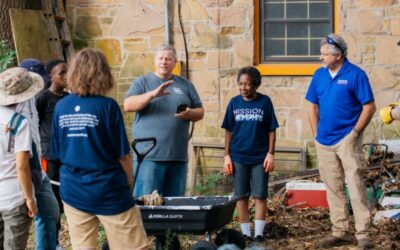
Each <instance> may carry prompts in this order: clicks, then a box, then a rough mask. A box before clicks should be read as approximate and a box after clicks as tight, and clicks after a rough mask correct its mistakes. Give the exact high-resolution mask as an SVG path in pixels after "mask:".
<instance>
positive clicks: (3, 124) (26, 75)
mask: <svg viewBox="0 0 400 250" xmlns="http://www.w3.org/2000/svg"><path fill="white" fill-rule="evenodd" d="M43 85H44V82H43V79H42V78H41V77H40V75H38V74H36V73H31V72H28V71H27V70H26V69H23V68H18V67H15V68H11V69H8V70H6V71H4V72H3V73H1V74H0V113H1V116H0V180H1V181H0V218H1V220H0V221H1V227H0V228H1V229H2V230H1V231H0V237H1V238H2V239H3V240H2V242H3V244H4V245H3V247H4V248H5V249H25V247H26V243H27V240H28V236H29V225H30V223H31V221H32V217H33V216H35V214H36V213H37V207H36V201H35V197H34V192H35V191H34V188H33V182H32V176H31V169H30V166H29V158H30V156H31V155H32V154H33V150H32V135H31V131H30V129H29V122H28V121H27V120H26V119H25V118H24V117H23V116H21V115H20V114H18V113H17V112H16V108H17V105H18V104H19V103H22V102H25V101H27V100H29V99H31V98H32V97H34V96H35V95H36V94H37V93H38V92H39V91H41V90H42V89H43Z"/></svg>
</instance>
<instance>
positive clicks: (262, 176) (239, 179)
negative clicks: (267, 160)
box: [233, 162, 269, 199]
mask: <svg viewBox="0 0 400 250" xmlns="http://www.w3.org/2000/svg"><path fill="white" fill-rule="evenodd" d="M233 169H234V170H233V193H234V196H235V197H236V198H248V197H249V196H250V195H251V196H253V198H256V199H266V198H267V197H268V178H269V173H265V171H264V167H263V163H257V164H241V163H238V162H234V163H233Z"/></svg>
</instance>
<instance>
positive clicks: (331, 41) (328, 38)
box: [326, 36, 344, 53]
mask: <svg viewBox="0 0 400 250" xmlns="http://www.w3.org/2000/svg"><path fill="white" fill-rule="evenodd" d="M326 42H327V43H329V44H331V45H333V46H335V47H336V48H338V49H339V50H340V51H341V52H342V53H344V49H343V48H342V47H341V46H340V45H339V44H338V43H337V42H336V41H335V39H333V38H332V37H330V36H328V37H327V38H326Z"/></svg>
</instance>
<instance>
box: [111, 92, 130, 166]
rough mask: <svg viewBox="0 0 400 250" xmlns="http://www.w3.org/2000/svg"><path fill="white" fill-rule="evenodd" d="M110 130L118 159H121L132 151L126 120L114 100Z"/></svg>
mask: <svg viewBox="0 0 400 250" xmlns="http://www.w3.org/2000/svg"><path fill="white" fill-rule="evenodd" d="M110 115H111V117H110V130H109V131H111V133H112V137H111V138H112V140H111V143H112V144H113V147H112V148H113V149H115V150H116V155H117V157H118V159H121V158H122V157H124V156H125V155H127V154H128V153H129V152H130V147H129V142H128V137H127V135H126V130H125V125H124V120H123V118H122V114H121V110H120V109H119V107H118V104H117V103H116V102H115V101H114V100H112V103H111V107H110Z"/></svg>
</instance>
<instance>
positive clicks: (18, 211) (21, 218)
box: [0, 203, 32, 250]
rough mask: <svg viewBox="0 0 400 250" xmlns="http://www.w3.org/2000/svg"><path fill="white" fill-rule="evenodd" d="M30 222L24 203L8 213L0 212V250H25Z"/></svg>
mask: <svg viewBox="0 0 400 250" xmlns="http://www.w3.org/2000/svg"><path fill="white" fill-rule="evenodd" d="M31 222H32V218H30V217H29V216H28V207H27V206H26V204H25V203H24V204H22V205H20V206H18V207H16V208H13V209H11V210H10V211H3V212H0V249H1V250H3V249H4V250H23V249H25V248H26V243H27V241H28V237H29V228H30V225H31Z"/></svg>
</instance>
